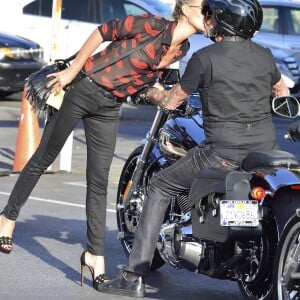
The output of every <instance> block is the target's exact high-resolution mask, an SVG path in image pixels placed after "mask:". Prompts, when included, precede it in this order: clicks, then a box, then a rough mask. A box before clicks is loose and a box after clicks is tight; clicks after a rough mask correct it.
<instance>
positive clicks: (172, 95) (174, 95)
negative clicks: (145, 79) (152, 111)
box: [146, 83, 189, 110]
mask: <svg viewBox="0 0 300 300" xmlns="http://www.w3.org/2000/svg"><path fill="white" fill-rule="evenodd" d="M188 95H189V94H188V93H186V92H185V91H183V90H182V88H181V86H180V84H179V83H177V84H176V85H174V86H173V87H172V88H171V89H170V90H160V89H158V88H157V87H155V86H153V88H151V89H150V90H149V91H148V92H147V95H146V98H147V100H149V101H151V102H152V103H153V104H155V105H158V106H160V107H162V108H166V109H169V110H174V109H175V108H176V107H178V106H179V105H180V104H181V103H183V102H184V101H185V99H186V98H187V97H188Z"/></svg>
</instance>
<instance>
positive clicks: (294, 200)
mask: <svg viewBox="0 0 300 300" xmlns="http://www.w3.org/2000/svg"><path fill="white" fill-rule="evenodd" d="M296 186H297V187H300V185H296ZM294 187H295V185H293V184H291V185H286V186H283V187H281V188H279V189H278V190H277V191H276V192H275V194H274V196H273V199H272V200H271V209H272V214H273V215H274V217H275V219H276V223H277V228H278V232H279V235H281V233H282V230H283V228H284V226H285V224H286V222H287V221H288V220H289V219H290V218H291V216H292V215H293V214H295V213H296V211H297V210H298V209H300V190H297V189H294Z"/></svg>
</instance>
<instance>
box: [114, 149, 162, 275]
mask: <svg viewBox="0 0 300 300" xmlns="http://www.w3.org/2000/svg"><path fill="white" fill-rule="evenodd" d="M142 151H143V147H142V146H140V147H138V148H136V149H135V150H134V151H133V152H132V153H131V154H130V156H129V157H128V159H127V161H126V163H125V165H124V167H123V170H122V173H121V177H120V181H119V187H118V194H117V203H116V204H117V224H118V230H119V239H120V241H121V244H122V247H123V250H124V252H125V254H126V255H127V256H129V254H130V251H131V248H132V246H133V240H134V232H135V230H136V227H137V225H138V222H139V219H140V216H141V213H142V208H143V202H144V199H145V194H146V187H147V184H148V182H149V180H150V178H149V177H150V176H151V174H152V173H153V172H151V171H150V170H149V166H150V163H148V165H147V168H148V173H147V174H144V175H143V176H142V177H143V179H141V182H138V183H137V188H136V190H135V191H134V193H133V194H132V196H131V198H130V199H129V200H128V201H126V202H125V199H124V198H125V194H126V193H127V191H128V190H129V188H130V185H131V179H132V177H133V172H134V170H135V167H136V165H137V161H138V158H139V156H140V155H141V153H142ZM145 169H146V168H145ZM150 169H151V168H150ZM164 263H165V262H164V261H163V259H162V258H161V256H160V254H159V252H158V251H157V250H155V253H154V257H153V260H152V264H151V270H152V271H154V270H156V269H158V268H160V267H161V266H162V265H164Z"/></svg>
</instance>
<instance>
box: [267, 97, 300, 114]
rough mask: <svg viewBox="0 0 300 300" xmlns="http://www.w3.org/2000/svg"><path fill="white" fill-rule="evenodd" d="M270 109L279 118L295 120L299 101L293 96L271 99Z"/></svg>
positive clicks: (298, 112)
mask: <svg viewBox="0 0 300 300" xmlns="http://www.w3.org/2000/svg"><path fill="white" fill-rule="evenodd" d="M272 109H273V111H274V112H275V113H276V114H277V115H279V116H281V117H287V118H296V117H297V116H298V115H299V114H300V104H299V101H298V100H297V98H295V97H293V96H284V97H275V98H273V100H272Z"/></svg>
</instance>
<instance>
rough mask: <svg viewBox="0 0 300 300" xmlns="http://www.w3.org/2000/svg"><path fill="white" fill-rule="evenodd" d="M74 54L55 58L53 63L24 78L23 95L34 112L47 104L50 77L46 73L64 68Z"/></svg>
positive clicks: (44, 107) (44, 108)
mask: <svg viewBox="0 0 300 300" xmlns="http://www.w3.org/2000/svg"><path fill="white" fill-rule="evenodd" d="M75 56H76V54H74V55H72V56H70V57H69V58H67V59H57V60H55V61H54V63H53V64H51V65H49V66H46V67H44V68H42V69H41V70H39V71H36V72H34V73H32V74H31V75H30V76H29V77H28V78H26V82H25V86H24V87H25V97H26V99H27V100H28V101H29V102H30V104H31V105H32V108H33V110H34V111H35V112H40V111H44V110H46V108H47V106H48V104H47V100H48V98H49V96H50V92H51V86H50V87H47V84H48V82H49V81H50V80H51V79H52V78H51V77H49V78H48V77H47V75H49V74H52V73H56V72H59V71H62V70H64V69H66V68H67V67H68V66H69V64H70V61H71V60H73V59H74V58H75Z"/></svg>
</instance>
